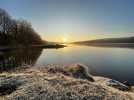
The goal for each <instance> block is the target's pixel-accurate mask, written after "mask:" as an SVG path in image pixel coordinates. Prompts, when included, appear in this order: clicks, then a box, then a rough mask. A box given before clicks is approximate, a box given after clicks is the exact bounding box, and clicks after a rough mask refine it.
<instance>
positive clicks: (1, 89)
mask: <svg viewBox="0 0 134 100" xmlns="http://www.w3.org/2000/svg"><path fill="white" fill-rule="evenodd" d="M86 70H88V69H87V66H84V65H81V64H72V65H54V64H51V65H43V66H32V67H31V66H26V67H24V68H23V69H21V70H16V72H4V73H1V74H0V95H1V96H0V98H4V99H3V100H18V99H19V100H63V99H64V100H68V99H71V100H83V99H84V100H87V99H88V100H89V99H94V100H104V99H105V100H113V99H114V100H123V99H124V100H134V88H133V86H132V88H131V89H128V88H127V86H126V85H124V84H122V83H118V81H111V80H112V79H109V78H104V77H100V76H92V75H90V73H87V71H86ZM87 76H88V77H87ZM92 78H93V80H92ZM111 82H113V83H114V84H113V83H112V84H111ZM115 84H117V85H116V86H115ZM10 89H12V90H10ZM6 90H7V91H6Z"/></svg>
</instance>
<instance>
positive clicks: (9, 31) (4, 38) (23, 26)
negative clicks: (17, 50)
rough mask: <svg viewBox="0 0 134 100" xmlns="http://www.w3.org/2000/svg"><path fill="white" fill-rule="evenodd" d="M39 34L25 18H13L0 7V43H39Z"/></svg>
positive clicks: (40, 41)
mask: <svg viewBox="0 0 134 100" xmlns="http://www.w3.org/2000/svg"><path fill="white" fill-rule="evenodd" d="M41 43H42V40H41V38H40V36H39V35H38V34H37V33H36V32H35V30H34V29H33V28H32V25H31V24H30V23H29V22H27V21H26V20H14V19H12V18H11V17H10V16H9V14H8V13H7V12H6V11H5V10H3V9H0V45H34V44H41Z"/></svg>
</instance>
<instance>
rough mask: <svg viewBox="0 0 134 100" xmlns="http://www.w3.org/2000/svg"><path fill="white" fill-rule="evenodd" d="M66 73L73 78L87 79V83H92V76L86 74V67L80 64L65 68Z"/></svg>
mask: <svg viewBox="0 0 134 100" xmlns="http://www.w3.org/2000/svg"><path fill="white" fill-rule="evenodd" d="M67 71H68V72H70V73H71V74H72V76H73V77H75V78H80V79H87V80H88V81H91V82H94V79H93V77H92V75H90V74H89V73H88V67H87V66H85V65H82V64H74V65H70V66H67Z"/></svg>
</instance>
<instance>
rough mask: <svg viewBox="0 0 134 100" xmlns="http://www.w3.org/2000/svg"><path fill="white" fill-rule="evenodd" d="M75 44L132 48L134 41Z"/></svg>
mask: <svg viewBox="0 0 134 100" xmlns="http://www.w3.org/2000/svg"><path fill="white" fill-rule="evenodd" d="M74 44H77V45H88V46H100V47H124V48H125V47H126V48H134V43H74Z"/></svg>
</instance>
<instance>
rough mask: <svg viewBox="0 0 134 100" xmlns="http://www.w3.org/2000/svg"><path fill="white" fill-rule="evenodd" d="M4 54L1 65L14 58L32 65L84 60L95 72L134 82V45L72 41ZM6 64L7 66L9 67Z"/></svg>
mask: <svg viewBox="0 0 134 100" xmlns="http://www.w3.org/2000/svg"><path fill="white" fill-rule="evenodd" d="M1 55H4V57H2V56H0V59H1V60H0V61H1V62H0V65H1V66H2V65H3V64H7V65H6V66H8V67H9V65H11V62H12V63H13V64H12V65H16V66H20V65H21V64H22V63H28V64H33V65H35V64H37V65H43V64H72V63H82V64H85V65H87V66H88V67H89V72H90V73H91V74H93V75H97V76H98V75H99V76H105V77H110V78H113V79H116V80H119V81H121V82H123V81H128V82H129V83H130V84H134V77H133V76H134V49H132V48H112V47H93V46H82V45H80V46H78V45H70V46H68V47H65V48H61V49H44V50H40V49H37V50H36V49H30V50H26V49H25V50H20V51H19V52H18V50H17V51H10V52H6V53H3V54H1ZM3 61H4V63H3ZM16 62H17V63H16ZM6 66H5V67H4V68H7V67H6ZM2 67H3V66H2ZM4 68H3V69H4ZM10 68H11V67H10ZM1 69H2V68H1Z"/></svg>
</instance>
